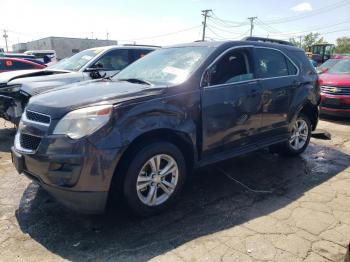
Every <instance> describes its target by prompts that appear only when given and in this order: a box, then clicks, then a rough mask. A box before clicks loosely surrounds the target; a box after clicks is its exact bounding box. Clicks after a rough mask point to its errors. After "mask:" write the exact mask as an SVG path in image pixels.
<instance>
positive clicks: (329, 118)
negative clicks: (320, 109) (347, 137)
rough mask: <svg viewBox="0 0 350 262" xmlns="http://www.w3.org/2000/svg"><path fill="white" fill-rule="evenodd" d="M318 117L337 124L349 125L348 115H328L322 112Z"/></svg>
mask: <svg viewBox="0 0 350 262" xmlns="http://www.w3.org/2000/svg"><path fill="white" fill-rule="evenodd" d="M320 118H321V119H322V120H324V121H328V122H332V123H335V124H338V125H344V126H350V117H341V116H330V115H325V114H322V115H321V116H320Z"/></svg>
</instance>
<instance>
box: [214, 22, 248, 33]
mask: <svg viewBox="0 0 350 262" xmlns="http://www.w3.org/2000/svg"><path fill="white" fill-rule="evenodd" d="M208 26H210V27H211V28H213V29H215V30H219V31H221V32H225V33H230V34H236V35H240V34H242V32H240V33H235V32H233V31H232V30H226V29H222V28H220V27H217V26H214V25H212V24H208Z"/></svg>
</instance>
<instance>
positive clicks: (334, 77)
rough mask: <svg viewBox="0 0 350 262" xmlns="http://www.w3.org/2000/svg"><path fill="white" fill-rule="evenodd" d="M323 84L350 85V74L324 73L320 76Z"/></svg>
mask: <svg viewBox="0 0 350 262" xmlns="http://www.w3.org/2000/svg"><path fill="white" fill-rule="evenodd" d="M319 81H320V84H321V85H330V86H350V74H330V73H324V74H321V75H320V76H319Z"/></svg>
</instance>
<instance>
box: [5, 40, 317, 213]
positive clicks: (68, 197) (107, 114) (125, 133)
mask: <svg viewBox="0 0 350 262" xmlns="http://www.w3.org/2000/svg"><path fill="white" fill-rule="evenodd" d="M257 40H259V39H250V40H244V41H230V42H195V43H190V44H182V45H177V46H171V47H166V48H163V49H158V50H156V51H154V52H152V53H150V54H149V55H147V56H145V57H143V58H142V59H140V60H138V61H136V62H135V63H133V64H132V65H130V66H128V67H127V68H125V69H123V70H122V71H121V72H120V73H119V74H118V75H116V76H115V77H112V78H110V79H99V80H91V81H88V82H81V83H77V84H72V85H70V86H69V87H67V88H65V89H63V90H56V91H52V92H49V93H46V94H41V95H38V96H35V97H33V98H31V100H30V102H29V104H28V106H27V107H26V110H25V112H24V114H23V116H22V119H21V121H20V124H19V128H18V131H17V134H16V137H15V141H14V147H13V148H12V157H13V162H14V165H15V166H16V169H17V170H18V172H19V173H23V174H25V175H27V176H28V177H30V178H31V179H32V180H34V181H36V182H37V183H38V184H40V185H41V186H42V187H43V188H44V189H45V190H47V191H48V192H49V193H50V194H51V195H53V196H54V197H55V198H56V199H57V200H58V201H60V202H61V203H63V204H64V205H66V206H68V207H70V208H72V209H75V210H78V211H80V212H84V213H99V212H103V211H104V210H105V207H106V205H107V204H106V203H107V199H108V198H109V197H111V198H112V199H119V198H122V199H123V200H124V201H125V202H126V203H127V205H128V207H129V208H130V209H131V210H132V211H133V212H134V213H136V214H137V215H141V216H148V215H152V214H155V213H157V212H159V211H161V210H163V209H165V208H166V207H168V206H169V205H170V204H171V203H172V202H174V200H175V199H176V197H177V196H178V195H179V194H180V192H181V190H182V188H183V186H184V183H185V180H186V177H187V176H188V175H189V174H190V173H191V171H192V170H193V169H194V168H197V167H201V166H205V165H208V164H213V163H216V162H219V161H222V160H225V159H228V158H232V157H235V156H238V155H241V154H245V153H247V152H251V151H253V150H257V149H259V148H267V147H269V148H272V149H273V151H274V152H278V153H280V154H284V155H298V154H300V153H302V152H303V151H304V150H305V148H306V147H307V146H308V144H309V141H310V136H311V132H312V130H314V129H315V128H316V125H317V122H318V104H319V100H320V95H319V87H318V83H317V74H316V71H315V69H314V68H313V67H312V65H311V64H310V62H309V61H308V59H307V57H306V55H305V53H304V51H303V50H301V49H299V48H296V47H294V46H292V45H290V44H289V43H288V42H278V41H276V42H273V41H272V40H268V41H272V43H271V42H266V41H265V42H264V39H262V40H261V39H260V40H259V41H257ZM112 203H113V202H112Z"/></svg>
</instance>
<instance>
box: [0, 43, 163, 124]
mask: <svg viewBox="0 0 350 262" xmlns="http://www.w3.org/2000/svg"><path fill="white" fill-rule="evenodd" d="M156 48H157V47H154V46H134V45H133V46H106V47H97V48H91V49H87V50H84V51H82V52H80V53H77V54H75V55H73V56H72V57H70V58H67V59H63V60H61V61H60V62H58V63H57V64H55V65H53V66H50V67H47V68H45V69H41V70H38V69H37V70H25V71H22V70H21V71H15V72H7V73H6V72H5V73H2V74H1V75H0V117H2V118H4V119H6V120H8V121H11V122H13V123H15V124H16V123H18V122H19V119H20V118H21V115H22V112H23V109H24V107H25V106H26V104H27V102H28V100H29V98H30V97H32V96H34V95H37V94H39V93H43V92H48V91H49V90H52V89H54V88H58V87H62V86H64V85H67V84H70V83H75V82H80V81H85V80H91V79H98V78H103V77H110V76H113V75H114V74H116V73H118V72H119V71H120V70H121V69H123V68H125V67H126V66H128V65H129V64H131V63H133V62H134V61H136V60H137V59H139V58H140V57H143V56H144V55H146V54H148V53H149V52H151V51H153V50H155V49H156Z"/></svg>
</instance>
